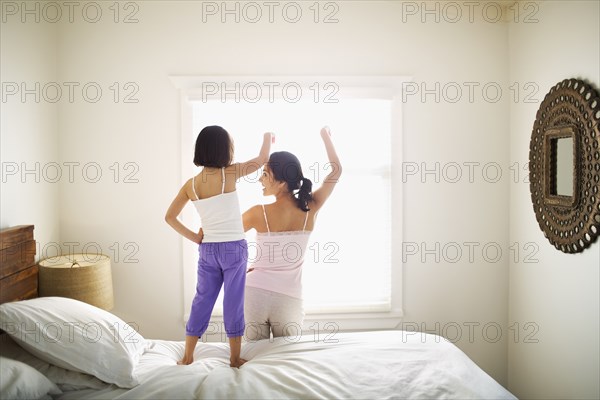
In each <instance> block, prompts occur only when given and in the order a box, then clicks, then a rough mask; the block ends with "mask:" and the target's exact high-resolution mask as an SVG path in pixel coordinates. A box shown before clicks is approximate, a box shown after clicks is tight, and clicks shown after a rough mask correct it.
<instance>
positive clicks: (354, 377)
mask: <svg viewBox="0 0 600 400" xmlns="http://www.w3.org/2000/svg"><path fill="white" fill-rule="evenodd" d="M292 339H298V341H297V343H292ZM314 339H315V338H314V337H313V336H311V335H308V336H303V337H302V338H277V339H275V340H273V341H269V340H263V341H260V342H254V343H244V345H243V346H242V357H244V358H246V359H248V360H249V362H248V363H246V364H245V365H244V366H242V367H241V368H240V369H235V368H231V367H229V347H228V345H226V344H224V343H199V344H198V346H197V347H196V352H195V361H194V363H193V364H192V365H189V366H179V365H177V364H176V362H177V360H178V359H179V358H180V357H181V355H182V354H183V349H184V343H183V342H172V341H161V340H154V341H152V348H151V349H150V350H148V351H147V352H146V353H144V355H143V356H142V358H141V360H140V363H139V365H138V366H137V368H136V372H137V373H138V374H139V375H138V376H139V379H140V382H141V383H140V385H139V386H137V387H135V388H133V389H129V390H128V389H120V388H118V387H116V386H114V385H108V384H107V385H106V387H105V388H103V389H101V390H92V389H90V390H78V391H72V392H66V393H64V394H63V395H62V396H60V397H58V398H59V399H142V398H152V399H156V398H168V399H194V398H211V399H212V398H220V399H232V398H235V399H244V398H253V399H255V398H264V399H282V398H348V399H350V398H360V399H367V398H368V399H385V398H410V399H418V398H426V399H438V398H443V399H486V398H487V399H515V397H514V396H513V395H512V394H511V393H509V392H508V391H507V390H506V389H504V388H503V387H502V386H501V385H500V384H498V383H497V382H496V381H494V380H493V379H492V378H491V377H490V376H489V375H487V374H486V373H485V372H484V371H483V370H481V369H480V368H479V367H478V366H477V365H476V364H475V363H474V362H473V361H471V360H470V359H469V358H468V357H467V356H466V355H465V354H464V353H463V352H462V351H461V350H459V349H458V348H457V347H456V346H454V345H453V344H451V343H450V342H448V341H446V340H445V339H442V338H439V337H437V336H434V335H426V334H420V333H419V334H411V335H406V334H405V333H403V332H402V331H380V332H363V333H338V334H336V335H335V336H334V337H333V338H331V339H332V340H333V341H336V340H337V343H326V342H324V341H323V339H324V337H323V336H322V337H321V338H319V339H320V340H319V341H317V342H315V340H314Z"/></svg>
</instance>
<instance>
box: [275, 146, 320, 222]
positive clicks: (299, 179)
mask: <svg viewBox="0 0 600 400" xmlns="http://www.w3.org/2000/svg"><path fill="white" fill-rule="evenodd" d="M269 168H270V169H271V171H272V172H273V177H274V178H275V180H277V181H279V182H285V183H287V188H288V191H289V192H290V193H292V195H293V196H294V197H295V199H296V205H297V206H298V208H300V209H301V210H302V211H308V210H310V209H309V208H308V202H309V201H311V200H312V198H313V197H312V182H311V181H310V179H308V178H305V177H304V176H303V175H302V166H301V165H300V160H298V157H296V156H295V155H293V154H292V153H289V152H287V151H277V152H275V153H272V154H271V157H269Z"/></svg>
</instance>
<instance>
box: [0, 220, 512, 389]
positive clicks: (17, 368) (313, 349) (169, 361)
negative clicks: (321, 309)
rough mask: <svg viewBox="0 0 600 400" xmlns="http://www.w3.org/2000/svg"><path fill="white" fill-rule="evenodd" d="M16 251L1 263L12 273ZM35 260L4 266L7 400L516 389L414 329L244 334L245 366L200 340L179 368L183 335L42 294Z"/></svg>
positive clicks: (0, 350)
mask: <svg viewBox="0 0 600 400" xmlns="http://www.w3.org/2000/svg"><path fill="white" fill-rule="evenodd" d="M30 230H31V232H32V231H33V227H31V228H30ZM14 233H15V230H14V229H12V231H11V232H9V234H10V235H13V236H14ZM6 235H7V233H6V231H2V232H0V236H2V237H5V238H6ZM22 239H23V242H26V241H30V240H32V238H29V237H28V236H27V235H25V236H23V237H22ZM23 242H19V243H18V244H14V243H11V244H12V245H13V246H14V245H17V246H23V245H22V244H21V243H23ZM3 243H4V241H3ZM27 246H31V245H27ZM10 247H12V246H10ZM34 248H35V246H34ZM27 249H29V250H30V249H31V248H30V247H28V248H27ZM4 250H5V248H3V249H2V250H0V251H4ZM29 250H28V251H27V253H28V255H29V253H31V251H29ZM12 251H13V252H15V251H16V250H14V249H13V250H12ZM15 258H19V257H13V259H15ZM6 260H7V259H6ZM6 260H5V258H4V257H3V258H2V263H3V266H2V268H0V271H8V270H9V268H8V267H7V263H6V262H5V261H6ZM13 261H14V260H13ZM13 261H11V262H10V263H8V264H11V263H12V262H13ZM30 261H31V259H28V261H23V260H21V259H20V258H19V262H20V266H19V267H18V268H16V267H14V266H12V265H13V264H11V267H10V273H8V274H5V273H4V272H3V273H2V274H1V275H0V285H2V286H1V287H2V289H3V290H2V291H3V292H4V289H7V291H6V293H7V295H6V297H2V300H3V302H4V303H3V304H1V305H0V328H2V329H3V330H4V331H5V333H4V334H2V335H0V366H1V367H2V371H1V373H2V376H1V378H2V379H1V380H0V386H2V393H1V394H0V397H1V398H3V399H4V398H43V399H201V398H211V399H213V398H214V399H238V398H239V399H241V398H253V399H255V398H265V399H283V398H311V399H312V398H336V399H338V398H343V399H345V398H348V399H351V398H358V399H379V398H398V399H404V398H406V399H408V398H410V399H417V398H423V399H435V398H444V399H448V398H455V399H486V398H487V399H514V398H515V397H514V396H513V395H512V394H511V393H509V392H508V391H507V390H506V389H504V388H503V387H502V386H501V385H500V384H498V383H497V382H496V381H494V380H493V379H492V378H491V377H490V376H489V375H487V374H486V373H485V372H484V371H483V370H481V369H480V368H479V367H478V366H477V365H476V364H475V363H474V362H473V361H472V360H470V359H469V358H468V357H467V356H466V355H465V354H464V353H463V352H462V351H461V350H460V349H458V348H457V347H456V346H454V345H453V344H452V343H450V342H449V341H447V340H445V339H443V338H441V337H439V336H436V335H432V334H421V333H418V334H416V333H415V332H404V331H374V332H354V333H336V334H335V335H333V336H325V335H320V336H314V334H310V335H304V336H296V337H284V338H276V339H267V340H261V341H255V342H245V343H244V344H243V346H242V357H244V358H246V359H247V360H249V361H248V362H247V363H246V364H245V365H243V366H242V367H241V368H239V369H235V368H231V367H229V348H228V345H227V344H225V343H201V342H200V343H199V344H198V346H197V347H196V351H195V354H194V359H195V361H194V363H193V364H191V365H189V366H180V365H177V360H178V359H180V357H181V355H182V354H183V349H184V342H183V341H166V340H152V339H147V338H144V337H142V336H141V335H140V334H139V333H138V332H136V331H135V330H133V329H132V328H131V327H130V326H128V325H127V324H126V323H125V322H123V321H122V320H121V319H120V318H118V317H117V316H115V315H113V314H111V313H109V312H107V311H104V310H101V309H98V308H96V307H93V306H91V305H89V304H86V303H82V302H79V301H76V300H72V299H66V298H60V297H40V298H37V297H36V292H37V291H36V290H34V286H35V285H36V284H35V283H34V281H33V280H32V279H31V278H30V276H35V275H36V271H37V270H36V267H35V265H33V264H31V263H30ZM25 270H29V271H28V273H23V271H25ZM15 274H23V275H22V276H27V277H28V278H22V276H21V279H17V277H15V276H14V275H15ZM28 274H29V275H28ZM23 280H28V282H29V284H27V283H22V282H23ZM9 294H10V295H9ZM3 296H4V294H3ZM23 381H25V383H23Z"/></svg>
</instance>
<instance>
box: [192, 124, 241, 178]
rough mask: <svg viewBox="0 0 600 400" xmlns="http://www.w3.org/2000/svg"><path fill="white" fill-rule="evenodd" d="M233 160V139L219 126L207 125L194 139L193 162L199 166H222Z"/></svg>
mask: <svg viewBox="0 0 600 400" xmlns="http://www.w3.org/2000/svg"><path fill="white" fill-rule="evenodd" d="M232 161H233V141H232V140H231V137H230V136H229V133H227V131H226V130H225V129H223V128H221V127H220V126H217V125H212V126H207V127H205V128H204V129H202V130H201V131H200V133H199V134H198V138H197V139H196V149H195V151H194V164H195V165H196V166H197V167H199V166H203V167H213V168H223V167H227V166H229V165H230V164H231V162H232Z"/></svg>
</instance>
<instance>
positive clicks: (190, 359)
mask: <svg viewBox="0 0 600 400" xmlns="http://www.w3.org/2000/svg"><path fill="white" fill-rule="evenodd" d="M193 362H194V357H183V358H182V359H181V360H180V361H177V365H190V364H191V363H193Z"/></svg>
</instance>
